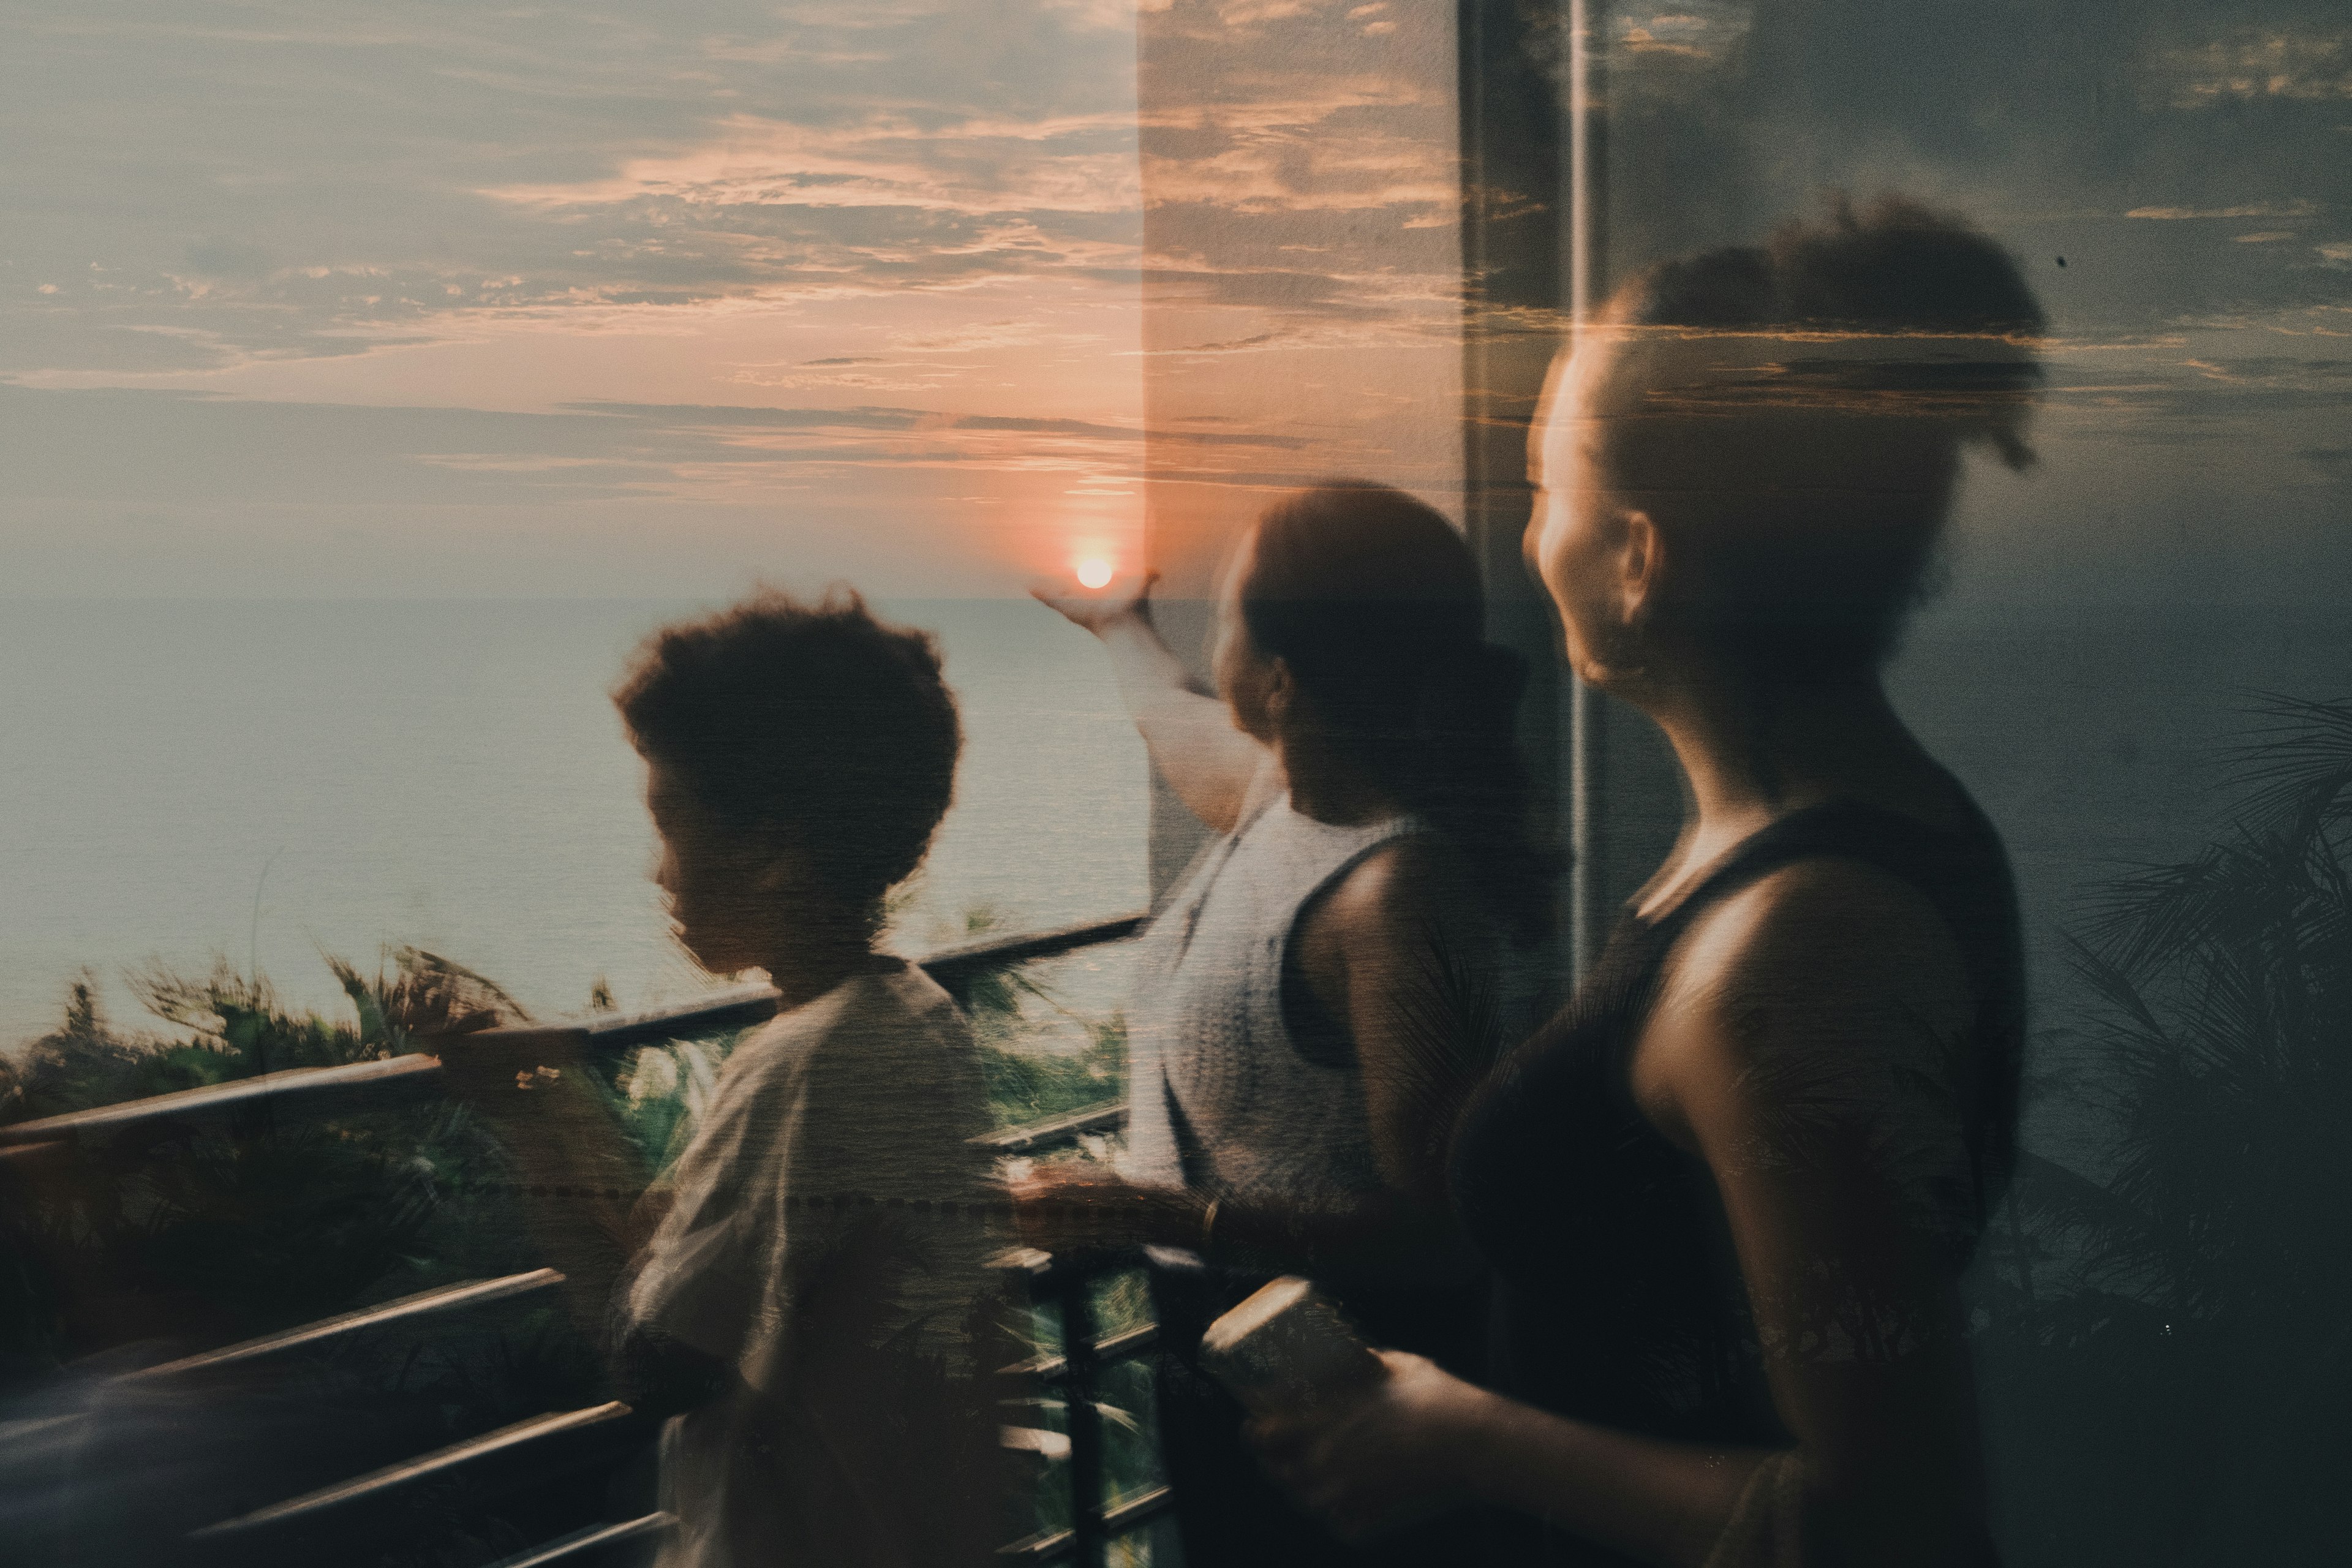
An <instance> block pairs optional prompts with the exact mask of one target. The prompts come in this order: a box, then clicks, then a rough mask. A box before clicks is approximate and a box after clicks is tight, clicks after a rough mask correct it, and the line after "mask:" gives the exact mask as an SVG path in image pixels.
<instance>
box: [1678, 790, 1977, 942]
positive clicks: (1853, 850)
mask: <svg viewBox="0 0 2352 1568" xmlns="http://www.w3.org/2000/svg"><path fill="white" fill-rule="evenodd" d="M1975 826H1977V824H1975V823H1969V824H1967V825H1965V826H1961V827H1958V828H1942V827H1937V826H1932V825H1931V824H1928V823H1925V822H1922V821H1920V820H1919V819H1918V818H1916V817H1913V816H1904V815H1903V814H1901V813H1900V812H1894V811H1888V810H1886V809H1885V808H1884V807H1881V806H1875V805H1866V804H1864V802H1861V801H1853V800H1836V801H1828V802H1824V803H1823V804H1822V805H1813V806H1807V807H1806V808H1805V809H1803V810H1801V811H1793V812H1790V814H1789V815H1788V816H1783V817H1781V818H1780V819H1779V820H1778V821H1776V822H1773V823H1771V824H1770V825H1769V826H1765V827H1762V828H1759V829H1758V830H1757V831H1756V832H1754V833H1752V834H1749V835H1748V837H1746V838H1744V839H1742V840H1740V841H1739V843H1738V844H1737V845H1735V846H1734V847H1732V849H1731V851H1730V852H1729V853H1728V854H1727V855H1725V856H1724V857H1723V858H1722V859H1721V860H1719V861H1718V862H1717V864H1716V866H1715V867H1714V868H1712V869H1711V870H1709V871H1708V872H1707V873H1706V875H1705V876H1703V877H1701V878H1700V879H1698V881H1697V882H1696V883H1695V884H1693V885H1692V887H1691V888H1690V889H1688V890H1687V891H1685V893H1684V894H1683V896H1682V897H1681V898H1679V899H1677V900H1675V901H1674V903H1672V904H1671V905H1669V906H1668V907H1667V908H1666V909H1664V910H1661V911H1660V912H1659V913H1657V914H1655V915H1651V916H1647V917H1640V916H1637V917H1635V918H1636V919H1637V920H1639V921H1640V922H1641V923H1642V924H1643V925H1645V926H1647V927H1649V928H1650V930H1651V931H1654V933H1656V935H1657V937H1658V938H1660V939H1661V940H1660V942H1659V945H1660V946H1661V947H1671V946H1673V944H1674V942H1675V939H1676V938H1678V937H1680V936H1681V935H1682V933H1683V932H1685V931H1688V930H1689V929H1690V927H1691V925H1692V923H1693V922H1694V921H1696V920H1697V918H1698V917H1699V916H1700V915H1702V914H1704V913H1705V912H1706V910H1709V909H1711V908H1713V907H1714V906H1715V905H1717V904H1719V903H1721V902H1723V900H1726V899H1728V898H1730V897H1732V896H1733V895H1735V894H1737V893H1738V892H1740V891H1741V890H1743V889H1747V888H1749V887H1752V886H1754V885H1755V884H1756V883H1758V882H1760V881H1762V880H1763V879H1765V878H1767V877H1769V876H1770V875H1771V874H1772V873H1773V872H1775V871H1780V870H1783V869H1785V868H1788V867H1790V866H1793V865H1796V864H1798V863H1799V862H1801V861H1804V860H1811V859H1817V858H1824V857H1834V858H1840V859H1850V860H1860V861H1862V862H1864V864H1866V865H1868V866H1871V867H1872V868H1875V869H1877V870H1880V871H1884V872H1885V873H1886V874H1887V875H1888V876H1890V877H1893V878H1895V879H1896V880H1898V881H1901V882H1904V883H1906V884H1908V885H1909V886H1911V887H1913V888H1915V889H1917V890H1918V891H1919V892H1921V893H1922V894H1924V895H1926V897H1927V900H1929V901H1930V902H1931V903H1934V904H1936V905H1937V907H1938V908H1939V909H1941V908H1942V906H1944V905H1945V904H1946V903H1947V902H1948V896H1949V892H1950V889H1951V888H1952V878H1953V872H1954V871H1955V870H1958V869H1960V868H1961V866H1962V864H1963V863H1965V862H1969V861H1974V860H1977V859H1979V858H1980V857H1983V856H1985V855H1987V854H1988V853H1990V854H1991V855H1992V856H1994V857H1996V858H1997V857H1998V855H1999V846H1998V843H1997V841H1994V840H1993V839H1992V838H1991V836H1990V829H1987V830H1986V831H1985V832H1984V833H1983V834H1981V835H1979V834H1978V833H1973V832H1971V831H1969V829H1970V828H1972V827H1975ZM1955 934H1956V935H1957V934H1958V933H1957V932H1956V933H1955Z"/></svg>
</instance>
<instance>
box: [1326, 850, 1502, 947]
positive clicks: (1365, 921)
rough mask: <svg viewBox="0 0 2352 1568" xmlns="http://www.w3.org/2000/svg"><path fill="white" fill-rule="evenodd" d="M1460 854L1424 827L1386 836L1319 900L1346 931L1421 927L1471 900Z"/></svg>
mask: <svg viewBox="0 0 2352 1568" xmlns="http://www.w3.org/2000/svg"><path fill="white" fill-rule="evenodd" d="M1471 892H1472V889H1471V886H1470V879H1469V875H1468V872H1467V870H1466V868H1465V867H1464V866H1463V864H1462V861H1461V857H1460V856H1458V855H1456V854H1454V852H1453V851H1452V850H1451V849H1449V848H1448V847H1446V846H1445V845H1444V842H1443V841H1441V840H1439V839H1438V838H1436V837H1434V836H1433V835H1431V834H1427V833H1412V834H1407V835H1405V836H1404V837H1400V838H1391V839H1390V840H1389V841H1388V842H1387V843H1385V844H1383V845H1381V847H1379V848H1377V849H1374V850H1373V851H1371V853H1370V854H1368V855H1366V856H1365V857H1364V858H1362V859H1361V860H1359V861H1357V862H1356V864H1355V865H1354V866H1353V867H1351V868H1349V871H1348V874H1347V875H1346V876H1345V877H1343V878H1341V879H1340V880H1339V885H1338V886H1336V887H1334V888H1333V889H1331V891H1330V893H1329V894H1328V896H1327V897H1326V898H1325V899H1324V900H1322V902H1323V906H1324V908H1325V910H1328V912H1329V915H1330V918H1331V919H1332V921H1334V922H1335V923H1336V924H1337V925H1338V926H1339V927H1340V928H1341V929H1343V930H1344V931H1347V932H1348V933H1349V934H1351V935H1356V936H1361V937H1368V938H1369V937H1373V936H1376V935H1378V934H1379V933H1381V932H1382V931H1391V932H1413V933H1425V932H1426V931H1429V930H1430V929H1432V927H1433V926H1434V925H1437V924H1442V923H1445V922H1448V921H1452V920H1453V919H1454V918H1456V917H1457V915H1458V912H1459V911H1460V910H1463V909H1465V908H1466V907H1468V906H1470V905H1471V904H1472V903H1473V902H1474V901H1475V900H1472V899H1471V897H1470V894H1471Z"/></svg>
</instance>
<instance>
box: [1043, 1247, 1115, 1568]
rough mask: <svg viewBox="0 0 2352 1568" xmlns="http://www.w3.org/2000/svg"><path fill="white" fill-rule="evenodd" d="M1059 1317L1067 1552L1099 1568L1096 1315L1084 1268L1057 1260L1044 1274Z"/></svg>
mask: <svg viewBox="0 0 2352 1568" xmlns="http://www.w3.org/2000/svg"><path fill="white" fill-rule="evenodd" d="M1048 1279H1050V1281H1051V1286H1050V1289H1051V1290H1052V1294H1053V1297H1054V1302H1055V1308H1056V1309H1057V1310H1058V1313H1059V1315H1060V1317H1061V1320H1062V1401H1063V1410H1064V1413H1065V1418H1066V1421H1067V1423H1068V1426H1069V1437H1070V1471H1069V1474H1070V1534H1071V1536H1072V1542H1071V1555H1072V1556H1073V1557H1074V1558H1076V1561H1078V1562H1079V1563H1084V1564H1086V1565H1087V1568H1102V1564H1103V1563H1105V1562H1106V1561H1107V1559H1108V1552H1109V1547H1110V1541H1109V1538H1108V1536H1107V1535H1106V1534H1105V1533H1104V1531H1103V1450H1102V1418H1101V1416H1100V1415H1097V1412H1096V1410H1095V1373H1096V1371H1097V1367H1096V1362H1095V1314H1094V1304H1093V1303H1092V1302H1091V1301H1089V1300H1087V1284H1088V1282H1089V1280H1090V1279H1091V1276H1090V1274H1089V1273H1088V1271H1087V1270H1086V1269H1084V1268H1076V1267H1073V1266H1072V1264H1071V1263H1070V1262H1069V1261H1067V1260H1065V1259H1062V1258H1055V1260H1054V1268H1053V1272H1052V1273H1051V1274H1050V1275H1049V1276H1048Z"/></svg>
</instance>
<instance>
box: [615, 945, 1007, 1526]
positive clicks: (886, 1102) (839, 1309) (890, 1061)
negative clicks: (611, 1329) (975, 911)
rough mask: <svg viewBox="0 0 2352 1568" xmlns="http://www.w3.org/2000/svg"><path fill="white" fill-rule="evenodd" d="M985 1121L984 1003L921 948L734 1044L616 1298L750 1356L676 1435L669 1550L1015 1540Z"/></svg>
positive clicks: (701, 1343) (680, 1345) (628, 1317)
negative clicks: (1005, 1453) (978, 1035)
mask: <svg viewBox="0 0 2352 1568" xmlns="http://www.w3.org/2000/svg"><path fill="white" fill-rule="evenodd" d="M990 1125H991V1122H990V1117H989V1111H988V1104H987V1097H986V1088H985V1085H984V1082H983V1080H982V1072H981V1066H980V1058H979V1050H978V1047H976V1046H975V1045H974V1043H973V1040H972V1037H971V1028H970V1026H969V1025H968V1024H967V1023H966V1022H965V1020H964V1018H963V1016H962V1015H961V1013H960V1012H958V1011H957V1009H956V1007H955V1005H954V1003H953V1002H951V1001H950V999H949V997H948V996H947V994H946V993H944V992H942V991H941V990H940V988H939V987H938V986H937V985H936V984H932V983H931V982H930V980H929V979H928V978H927V977H926V976H925V975H924V974H923V973H922V972H921V971H919V970H918V969H915V968H913V967H912V966H910V965H908V964H905V963H877V964H876V965H875V966H874V967H872V968H871V969H869V970H866V971H865V972H862V973H857V974H856V975H853V976H852V977H850V978H849V979H846V980H845V981H843V982H842V983H841V984H839V985H837V986H835V988H834V989H833V990H831V991H829V992H827V993H825V994H824V995H822V996H820V997H818V998H817V999H815V1000H814V1001H812V1002H809V1003H807V1004H805V1005H803V1006H801V1007H798V1008H796V1009H794V1010H793V1012H791V1013H788V1014H786V1015H785V1016H782V1017H780V1018H778V1019H777V1020H776V1021H775V1022H773V1023H772V1024H770V1025H769V1026H766V1027H764V1028H762V1029H761V1030H760V1031H758V1032H757V1033H756V1034H754V1035H753V1036H751V1037H750V1038H748V1039H746V1040H745V1041H744V1042H743V1043H742V1044H741V1045H740V1046H739V1047H737V1048H736V1050H735V1051H734V1053H733V1054H732V1055H731V1056H730V1058H728V1060H727V1063H726V1065H725V1067H724V1068H721V1070H720V1072H719V1078H718V1081H717V1083H716V1085H715V1086H714V1089H713V1091H712V1093H711V1097H710V1101H709V1108H708V1109H707V1110H705V1112H704V1114H703V1117H702V1119H701V1121H700V1123H699V1125H698V1129H697V1131H696V1133H695V1135H694V1138H693V1140H692V1142H690V1143H689V1144H688V1147H687V1148H686V1150H685V1151H684V1152H682V1153H681V1154H680V1155H679V1157H678V1159H677V1162H676V1163H675V1165H674V1166H673V1167H672V1170H671V1172H670V1173H669V1175H668V1177H667V1180H666V1181H665V1183H664V1184H663V1186H662V1187H661V1188H658V1189H656V1191H657V1192H663V1193H666V1194H667V1196H668V1199H669V1201H668V1204H667V1214H666V1215H665V1217H664V1218H663V1220H662V1222H661V1225H660V1226H659V1227H658V1228H657V1229H656V1232H655V1234H654V1236H653V1238H652V1240H651V1241H650V1242H649V1243H648V1245H647V1247H646V1250H645V1252H644V1254H643V1255H642V1257H641V1258H640V1261H639V1265H638V1268H637V1270H636V1272H635V1277H634V1279H633V1280H632V1281H631V1283H630V1286H629V1289H628V1290H627V1292H626V1294H625V1299H624V1300H623V1302H622V1309H623V1313H624V1318H625V1332H626V1333H627V1334H628V1335H630V1336H634V1337H640V1338H643V1339H646V1340H649V1341H652V1342H657V1343H659V1344H661V1345H663V1346H665V1347H667V1348H668V1349H669V1350H670V1352H671V1353H672V1354H673V1355H675V1354H677V1352H680V1351H684V1352H692V1353H695V1354H697V1355H698V1356H699V1357H702V1358H707V1363H706V1364H708V1365H711V1366H724V1367H728V1368H730V1369H732V1372H733V1373H734V1375H733V1376H732V1377H731V1378H730V1380H729V1382H728V1384H727V1385H726V1388H725V1391H724V1392H723V1393H721V1394H719V1395H718V1396H716V1397H714V1398H710V1399H708V1400H706V1401H704V1402H702V1403H700V1404H698V1405H695V1406H694V1407H693V1408H691V1409H688V1410H687V1411H686V1412H685V1413H684V1414H682V1415H679V1416H678V1417H677V1419H676V1420H675V1421H674V1422H673V1423H672V1425H671V1427H670V1429H669V1431H668V1432H667V1434H666V1435H665V1438H664V1443H663V1465H662V1474H663V1488H664V1493H665V1496H664V1500H663V1506H664V1508H665V1509H667V1510H668V1511H670V1512H671V1513H673V1514H674V1515H676V1516H677V1518H678V1519H679V1520H680V1521H683V1522H682V1528H681V1530H680V1531H679V1533H678V1534H677V1537H676V1538H675V1539H674V1540H673V1542H671V1544H670V1546H669V1547H668V1548H667V1550H666V1552H665V1553H664V1556H663V1559H662V1561H663V1562H664V1563H679V1564H686V1563H692V1564H697V1565H698V1568H699V1565H706V1564H708V1565H717V1564H732V1563H745V1562H762V1561H781V1562H788V1563H791V1562H810V1563H841V1564H867V1563H871V1564H898V1563H905V1564H910V1565H928V1564H931V1563H955V1562H963V1561H975V1560H977V1558H978V1556H979V1555H981V1554H983V1553H984V1552H985V1550H986V1549H987V1548H989V1547H992V1546H993V1545H994V1544H995V1542H993V1541H992V1540H990V1539H989V1535H990V1531H992V1529H993V1528H994V1527H995V1525H996V1523H997V1520H998V1509H997V1502H998V1500H997V1497H996V1495H995V1482H996V1475H995V1468H996V1467H995V1458H994V1436H995V1433H994V1422H993V1419H992V1414H993V1413H992V1408H991V1401H990V1399H989V1397H988V1395H989V1392H990V1391H989V1389H988V1386H987V1382H986V1379H987V1376H988V1373H989V1371H990V1370H991V1369H990V1368H988V1367H986V1366H984V1365H982V1364H981V1363H982V1361H983V1360H984V1359H985V1358H984V1357H983V1356H982V1355H981V1354H980V1353H979V1352H980V1348H981V1346H982V1345H984V1344H985V1343H987V1342H989V1341H990V1340H991V1339H992V1337H993V1331H994V1328H995V1325H994V1324H993V1323H992V1321H990V1318H991V1315H992V1309H993V1307H994V1305H995V1302H994V1292H993V1290H992V1280H991V1275H990V1271H989V1268H988V1259H989V1256H990V1254H991V1253H992V1251H993V1250H995V1246H994V1244H993V1242H992V1236H991V1225H992V1221H991V1219H990V1215H991V1214H992V1211H993V1210H994V1209H995V1208H996V1207H998V1206H999V1205H1001V1204H1002V1199H1003V1194H1002V1192H1001V1189H1000V1188H999V1187H998V1186H997V1184H996V1183H995V1180H994V1174H993V1170H992V1163H993V1162H992V1156H991V1155H990V1153H989V1152H988V1151H987V1150H986V1149H985V1148H984V1147H982V1146H981V1145H979V1144H976V1143H975V1142H973V1140H974V1139H975V1138H976V1137H977V1136H978V1135H980V1134H982V1133H984V1132H986V1131H988V1130H989V1127H990ZM975 1320H977V1321H975ZM909 1478H921V1482H922V1484H920V1485H919V1486H914V1487H908V1486H907V1485H905V1484H904V1483H905V1481H906V1480H907V1479H909Z"/></svg>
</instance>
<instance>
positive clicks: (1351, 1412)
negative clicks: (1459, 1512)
mask: <svg viewBox="0 0 2352 1568" xmlns="http://www.w3.org/2000/svg"><path fill="white" fill-rule="evenodd" d="M1377 1353H1378V1354H1379V1356H1380V1358H1381V1363H1382V1364H1383V1365H1384V1366H1386V1367H1387V1368H1388V1373H1389V1375H1388V1376H1386V1377H1385V1378H1382V1379H1381V1380H1380V1382H1378V1383H1377V1384H1373V1385H1372V1386H1371V1387H1370V1388H1369V1389H1367V1390H1366V1391H1365V1392H1364V1393H1363V1394H1361V1395H1360V1397H1357V1398H1354V1399H1348V1400H1341V1401H1337V1402H1334V1403H1331V1404H1328V1405H1302V1406H1299V1407H1297V1408H1296V1409H1291V1410H1285V1411H1280V1412H1276V1413H1273V1414H1269V1415H1260V1416H1257V1417H1256V1418H1255V1419H1254V1420H1252V1421H1251V1422H1250V1423H1249V1425H1248V1426H1247V1428H1246V1429H1245V1430H1246V1431H1247V1433H1248V1436H1249V1440H1250V1444H1251V1446H1252V1447H1255V1449H1256V1450H1257V1454H1258V1458H1259V1460H1260V1461H1261V1462H1262V1463H1263V1464H1264V1465H1265V1468H1266V1470H1267V1472H1268V1473H1269V1474H1271V1475H1272V1476H1273V1477H1274V1479H1275V1480H1276V1482H1278V1483H1279V1484H1280V1485H1281V1486H1282V1488H1283V1489H1284V1490H1285V1491H1287V1492H1288V1493H1289V1494H1290V1496H1291V1497H1292V1499H1293V1500H1296V1501H1297V1503H1298V1504H1299V1506H1300V1507H1302V1508H1304V1509H1305V1510H1307V1512H1309V1513H1311V1514H1313V1515H1315V1516H1316V1517H1317V1518H1318V1519H1320V1520H1322V1521H1323V1522H1324V1523H1325V1524H1327V1525H1328V1526H1329V1527H1330V1529H1331V1531H1332V1533H1334V1534H1336V1535H1338V1536H1339V1538H1340V1539H1341V1540H1343V1541H1350V1542H1364V1541H1370V1540H1374V1539H1377V1538H1378V1537H1380V1536H1381V1535H1385V1534H1387V1533H1388V1532H1389V1531H1392V1530H1395V1529H1397V1528H1399V1527H1400V1526H1402V1525H1405V1524H1409V1523H1412V1521H1415V1520H1420V1519H1426V1518H1428V1517H1430V1516H1431V1515H1433V1514H1436V1513H1440V1512H1443V1511H1444V1510H1446V1509H1448V1508H1451V1507H1453V1506H1454V1505H1455V1504H1457V1503H1461V1502H1465V1501H1467V1500H1469V1497H1470V1490H1471V1489H1470V1486H1469V1482H1468V1479H1467V1471H1466V1467H1465V1453H1466V1452H1467V1451H1468V1449H1469V1447H1470V1445H1469V1444H1467V1443H1466V1442H1465V1437H1467V1436H1469V1435H1470V1434H1471V1433H1472V1432H1473V1431H1474V1430H1475V1426H1476V1425H1477V1422H1478V1416H1479V1411H1480V1407H1481V1405H1483V1404H1485V1403H1486V1401H1488V1400H1489V1399H1491V1398H1492V1395H1490V1394H1487V1393H1486V1391H1485V1390H1483V1389H1480V1388H1478V1387H1475V1385H1473V1384H1467V1383H1465V1382H1463V1381H1462V1380H1461V1379H1460V1378H1458V1377H1455V1376H1454V1374H1453V1373H1449V1372H1447V1371H1445V1370H1444V1368H1442V1367H1440V1366H1439V1365H1438V1364H1437V1363H1435V1362H1433V1361H1431V1360H1429V1359H1428V1358H1426V1357H1424V1356H1417V1355H1411V1354H1408V1353H1406V1352H1403V1351H1381V1352H1377Z"/></svg>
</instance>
